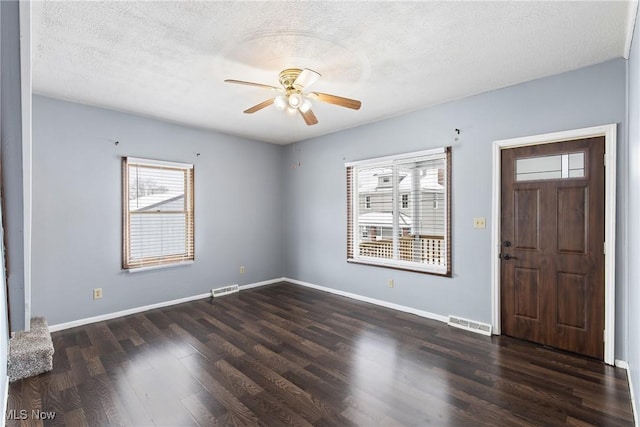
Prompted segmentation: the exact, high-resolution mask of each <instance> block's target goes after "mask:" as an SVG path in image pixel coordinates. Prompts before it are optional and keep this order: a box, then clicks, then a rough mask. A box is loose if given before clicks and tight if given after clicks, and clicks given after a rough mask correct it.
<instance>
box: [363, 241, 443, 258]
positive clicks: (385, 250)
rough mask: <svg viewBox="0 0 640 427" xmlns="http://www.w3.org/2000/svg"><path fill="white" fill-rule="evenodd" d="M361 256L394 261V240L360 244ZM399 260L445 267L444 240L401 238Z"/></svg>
mask: <svg viewBox="0 0 640 427" xmlns="http://www.w3.org/2000/svg"><path fill="white" fill-rule="evenodd" d="M416 245H417V246H416ZM359 254H360V256H368V257H374V258H384V259H393V241H392V240H372V241H365V242H361V243H360V251H359ZM398 255H399V259H400V260H402V261H416V259H415V258H418V259H419V262H420V263H422V264H427V265H445V262H446V253H445V245H444V238H442V237H433V236H420V237H419V238H418V239H416V238H414V237H411V236H403V237H400V244H399V248H398Z"/></svg>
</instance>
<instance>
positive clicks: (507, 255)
mask: <svg viewBox="0 0 640 427" xmlns="http://www.w3.org/2000/svg"><path fill="white" fill-rule="evenodd" d="M500 258H502V259H503V260H505V261H509V260H510V259H518V258H517V257H514V256H511V255H509V254H504V255H502V254H500Z"/></svg>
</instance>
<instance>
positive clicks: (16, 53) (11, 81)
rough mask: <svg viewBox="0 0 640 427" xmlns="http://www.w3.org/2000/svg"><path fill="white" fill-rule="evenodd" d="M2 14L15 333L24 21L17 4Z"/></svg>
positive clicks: (20, 322) (2, 133) (20, 307)
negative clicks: (21, 24)
mask: <svg viewBox="0 0 640 427" xmlns="http://www.w3.org/2000/svg"><path fill="white" fill-rule="evenodd" d="M0 9H1V10H2V22H1V25H0V31H1V32H2V47H1V49H0V52H1V53H0V54H1V55H2V59H1V61H2V73H0V85H1V86H2V100H1V106H0V109H1V110H0V111H2V128H1V129H0V138H1V139H2V144H1V150H2V189H3V198H4V206H5V209H6V210H5V212H4V214H5V220H6V230H5V232H6V239H7V252H8V253H7V262H8V283H9V301H10V304H11V311H10V312H11V330H13V331H19V330H22V329H24V240H23V239H24V235H23V222H22V221H23V219H22V208H23V204H22V118H21V104H20V18H19V5H18V2H17V1H0Z"/></svg>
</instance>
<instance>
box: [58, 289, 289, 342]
mask: <svg viewBox="0 0 640 427" xmlns="http://www.w3.org/2000/svg"><path fill="white" fill-rule="evenodd" d="M283 280H284V279H282V278H278V279H273V280H265V281H263V282H257V283H249V284H247V285H240V290H242V289H251V288H257V287H258V286H265V285H270V284H272V283H278V282H281V281H283ZM209 297H211V292H207V293H205V294H198V295H193V296H190V297H185V298H178V299H174V300H171V301H164V302H159V303H156V304H150V305H144V306H142V307H134V308H130V309H127V310H122V311H116V312H113V313H107V314H101V315H100V316H94V317H87V318H85V319H78V320H72V321H71V322H65V323H58V324H56V325H50V326H49V331H50V332H56V331H61V330H63V329H69V328H75V327H76V326H82V325H88V324H89V323H96V322H102V321H104V320H111V319H115V318H117V317H122V316H128V315H130V314H136V313H141V312H143V311H148V310H153V309H154V308H162V307H168V306H170V305H176V304H182V303H184V302H189V301H195V300H199V299H204V298H209Z"/></svg>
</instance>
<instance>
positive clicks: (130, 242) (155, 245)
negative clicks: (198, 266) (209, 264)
mask: <svg viewBox="0 0 640 427" xmlns="http://www.w3.org/2000/svg"><path fill="white" fill-rule="evenodd" d="M122 175H123V180H122V181H123V182H122V190H123V191H122V193H123V200H122V210H123V254H122V268H123V269H135V268H141V267H149V266H158V265H167V264H177V263H181V262H184V261H192V260H193V259H194V236H193V235H194V224H193V223H194V221H193V165H190V164H184V163H173V162H164V161H157V160H145V159H137V158H133V157H123V159H122Z"/></svg>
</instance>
